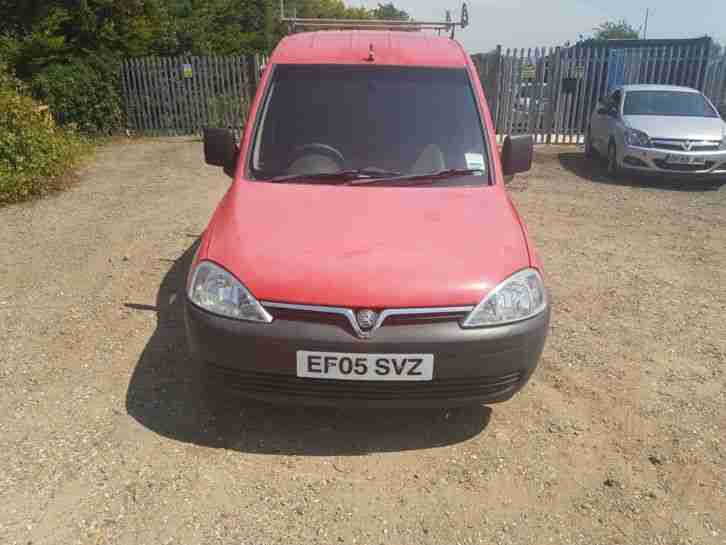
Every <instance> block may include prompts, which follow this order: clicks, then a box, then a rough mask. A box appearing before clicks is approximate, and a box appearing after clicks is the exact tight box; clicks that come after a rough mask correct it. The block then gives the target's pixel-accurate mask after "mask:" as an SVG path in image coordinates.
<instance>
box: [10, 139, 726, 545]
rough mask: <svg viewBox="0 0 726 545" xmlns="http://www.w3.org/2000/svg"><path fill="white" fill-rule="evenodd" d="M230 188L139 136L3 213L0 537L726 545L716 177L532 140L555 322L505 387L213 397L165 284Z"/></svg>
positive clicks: (535, 223) (534, 196) (529, 202)
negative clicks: (650, 177) (607, 168)
mask: <svg viewBox="0 0 726 545" xmlns="http://www.w3.org/2000/svg"><path fill="white" fill-rule="evenodd" d="M227 184H228V181H227V179H226V178H225V177H224V176H223V175H222V174H221V172H219V171H217V170H215V169H211V168H208V167H205V166H204V165H203V164H202V159H201V145H200V143H199V142H194V141H189V140H183V139H169V140H147V141H140V142H136V143H129V144H117V145H114V146H112V147H107V148H104V149H103V150H102V151H101V152H100V153H99V154H98V157H97V159H96V161H95V163H94V164H93V165H92V166H90V167H88V168H87V169H86V170H85V171H84V173H83V174H82V176H81V181H80V183H79V184H78V185H77V186H76V187H74V188H72V189H70V190H69V191H67V192H65V193H62V194H59V195H56V196H53V197H50V198H46V199H44V200H41V201H38V202H35V203H31V204H28V205H21V206H13V207H7V208H3V209H0V334H1V335H2V349H0V468H2V471H0V543H3V544H22V545H29V544H33V545H37V544H47V543H58V544H64V545H68V544H73V543H83V544H86V543H88V544H104V543H114V544H115V543H119V544H166V543H189V544H216V543H225V544H226V543H228V544H235V545H242V544H247V545H263V544H273V543H280V544H285V545H290V544H296V543H301V544H302V543H304V544H318V543H319V544H330V543H360V544H381V543H384V544H395V545H407V544H411V545H413V544H442V545H444V544H445V545H453V544H457V543H462V544H464V543H484V544H494V543H501V544H519V543H537V544H542V543H554V544H558V545H560V544H575V543H577V544H590V543H592V544H608V545H609V544H617V543H621V544H624V545H625V544H628V545H630V544H641V543H642V544H662V545H671V544H701V543H703V544H724V543H726V374H725V373H724V366H725V364H726V320H725V319H724V317H725V311H726V290H724V286H725V285H726V272H724V264H726V187H724V188H722V189H720V190H713V189H711V188H707V187H704V186H700V185H695V186H688V185H684V184H672V183H671V184H661V185H658V184H655V183H648V182H638V183H631V182H630V181H623V182H620V183H611V182H609V181H608V180H607V179H606V178H605V177H604V175H603V173H602V172H601V171H600V169H597V168H596V169H594V170H592V169H591V168H590V167H588V165H587V164H586V163H585V162H584V160H583V158H582V156H581V154H580V153H579V152H578V151H577V150H576V149H575V148H566V147H561V148H556V147H552V148H548V149H546V150H542V151H540V152H538V155H537V159H536V165H535V168H534V170H533V172H532V173H531V174H530V175H528V176H523V177H519V178H517V179H516V180H515V181H514V183H513V184H512V185H511V192H512V197H513V199H514V200H515V201H516V202H517V204H518V206H519V209H520V212H521V213H522V215H523V216H524V218H525V220H526V221H527V223H528V225H529V228H530V230H531V232H532V234H533V236H534V238H535V239H536V242H537V244H538V247H539V250H540V252H541V255H542V258H543V260H544V262H545V266H546V272H547V281H548V283H549V287H550V288H551V291H552V297H553V299H554V315H553V327H552V333H551V336H550V339H549V341H548V345H547V348H546V349H545V354H544V358H543V361H542V364H541V366H540V368H539V370H538V371H537V373H536V374H535V376H534V379H533V380H532V382H531V383H530V384H529V385H528V386H527V388H525V390H524V391H523V392H522V393H521V394H520V395H518V396H517V397H516V398H515V399H513V400H512V401H510V402H508V403H506V404H503V405H498V406H494V407H492V408H491V409H489V408H485V407H472V408H467V409H459V410H452V411H444V410H428V411H394V412H387V411H375V412H365V411H360V412H351V411H334V410H318V409H291V408H281V407H265V406H261V405H253V404H243V403H240V404H239V405H235V406H232V407H231V408H229V409H228V410H224V411H214V410H212V409H211V408H210V407H209V406H207V405H206V403H205V402H204V401H203V400H202V398H200V397H199V395H198V387H197V385H196V384H195V383H194V382H193V381H192V380H191V377H192V374H191V373H190V372H189V370H188V369H189V360H188V357H187V354H186V349H185V346H184V337H183V331H182V323H181V318H182V315H181V312H180V300H181V297H182V292H181V291H180V290H182V289H183V282H184V276H185V272H186V268H187V266H188V262H189V260H190V257H191V253H192V251H193V246H194V243H195V240H196V239H197V237H198V236H199V234H200V233H201V231H202V229H203V228H204V226H205V225H206V222H207V220H208V218H209V216H210V214H211V212H212V210H213V208H214V206H215V204H216V202H217V201H218V200H219V198H220V197H221V196H222V194H223V192H224V191H225V189H226V187H227Z"/></svg>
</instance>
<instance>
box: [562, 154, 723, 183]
mask: <svg viewBox="0 0 726 545" xmlns="http://www.w3.org/2000/svg"><path fill="white" fill-rule="evenodd" d="M558 159H559V161H560V165H562V168H564V169H565V170H567V171H569V172H571V173H573V174H575V175H576V176H578V177H580V178H583V179H585V180H588V181H590V182H596V183H599V184H608V185H620V186H628V187H644V188H645V187H652V188H653V189H662V190H665V191H716V190H718V189H719V188H720V187H721V185H722V184H723V183H724V182H723V181H708V180H683V179H677V178H663V177H662V176H658V175H655V174H654V175H635V174H630V173H628V174H622V175H621V176H620V177H619V178H617V179H613V178H610V177H609V176H608V175H607V172H606V170H605V163H604V161H602V160H600V159H592V160H590V159H588V158H587V157H585V154H584V153H583V152H582V151H578V152H564V153H560V154H559V155H558Z"/></svg>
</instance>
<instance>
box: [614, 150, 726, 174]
mask: <svg viewBox="0 0 726 545" xmlns="http://www.w3.org/2000/svg"><path fill="white" fill-rule="evenodd" d="M669 156H676V157H682V158H686V160H688V161H693V160H696V161H703V162H705V164H693V163H685V164H672V163H669V162H668V157H669ZM618 162H619V163H620V166H621V167H622V168H625V169H627V170H631V171H634V172H643V173H652V174H664V175H670V176H678V177H683V176H693V177H694V178H711V177H726V150H719V151H690V152H689V151H679V150H667V149H660V148H643V147H639V146H629V145H626V146H625V148H624V149H623V150H622V152H621V156H620V157H619V158H618Z"/></svg>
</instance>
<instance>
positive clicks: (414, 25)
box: [280, 0, 469, 38]
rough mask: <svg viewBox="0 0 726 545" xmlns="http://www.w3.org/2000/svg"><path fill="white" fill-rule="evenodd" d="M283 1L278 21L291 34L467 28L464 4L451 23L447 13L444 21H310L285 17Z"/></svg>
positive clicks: (452, 34) (452, 32) (466, 14)
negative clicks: (324, 31)
mask: <svg viewBox="0 0 726 545" xmlns="http://www.w3.org/2000/svg"><path fill="white" fill-rule="evenodd" d="M284 13H285V6H284V0H280V14H281V17H280V21H282V22H283V23H287V24H288V25H289V26H290V30H291V31H292V32H297V31H298V30H311V29H317V30H325V29H328V30H356V29H357V30H408V31H418V30H438V31H442V30H443V31H447V32H451V37H452V38H453V37H454V31H455V30H456V28H457V27H459V28H466V27H467V26H469V10H468V8H467V6H466V2H465V3H464V4H463V5H462V7H461V20H460V21H456V22H455V21H452V20H451V15H450V14H449V13H448V12H447V14H446V15H447V16H446V19H447V20H446V21H415V20H402V19H386V20H384V19H311V18H300V17H296V16H293V17H285V16H284Z"/></svg>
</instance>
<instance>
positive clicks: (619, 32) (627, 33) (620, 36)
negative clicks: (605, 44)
mask: <svg viewBox="0 0 726 545" xmlns="http://www.w3.org/2000/svg"><path fill="white" fill-rule="evenodd" d="M593 30H594V31H595V34H594V35H593V37H592V38H593V39H594V40H597V41H604V40H637V39H638V37H639V33H638V31H637V30H636V29H635V28H633V26H632V25H631V24H630V23H628V22H627V21H626V20H625V19H620V20H619V21H605V22H604V23H602V24H601V25H599V26H597V27H595V28H594V29H593Z"/></svg>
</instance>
